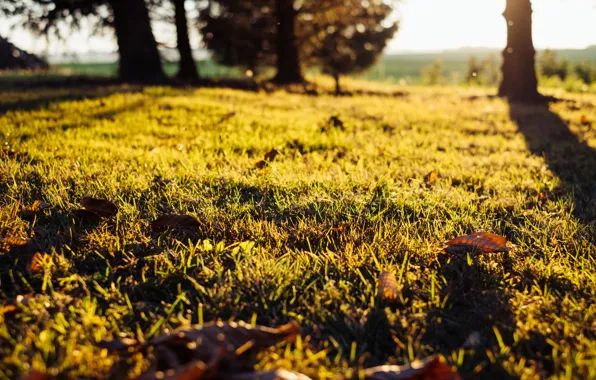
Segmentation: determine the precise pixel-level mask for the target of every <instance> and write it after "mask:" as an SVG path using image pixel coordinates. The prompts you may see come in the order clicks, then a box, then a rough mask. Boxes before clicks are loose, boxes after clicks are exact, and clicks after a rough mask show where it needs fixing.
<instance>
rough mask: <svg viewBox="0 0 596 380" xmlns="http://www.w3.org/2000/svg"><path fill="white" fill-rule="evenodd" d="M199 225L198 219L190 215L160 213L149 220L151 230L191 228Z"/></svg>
mask: <svg viewBox="0 0 596 380" xmlns="http://www.w3.org/2000/svg"><path fill="white" fill-rule="evenodd" d="M200 226H201V224H200V223H199V221H198V220H196V219H195V218H194V217H192V216H190V215H176V214H169V215H162V216H160V217H159V218H157V219H156V220H154V221H153V222H151V229H152V230H153V232H162V231H166V230H169V229H173V230H193V229H197V228H199V227H200Z"/></svg>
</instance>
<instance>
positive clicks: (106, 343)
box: [97, 338, 139, 352]
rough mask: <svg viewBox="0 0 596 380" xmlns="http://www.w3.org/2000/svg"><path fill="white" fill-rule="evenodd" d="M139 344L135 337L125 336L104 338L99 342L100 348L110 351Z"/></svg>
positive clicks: (122, 349) (125, 348)
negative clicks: (112, 338) (122, 337)
mask: <svg viewBox="0 0 596 380" xmlns="http://www.w3.org/2000/svg"><path fill="white" fill-rule="evenodd" d="M138 344H139V342H137V341H136V340H134V339H129V338H124V339H120V340H118V339H115V340H102V341H101V342H99V343H98V344H97V346H98V347H99V348H105V349H106V350H108V351H113V352H114V351H124V350H128V349H129V348H131V347H135V346H137V345H138Z"/></svg>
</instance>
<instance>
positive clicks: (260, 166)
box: [255, 160, 269, 169]
mask: <svg viewBox="0 0 596 380" xmlns="http://www.w3.org/2000/svg"><path fill="white" fill-rule="evenodd" d="M268 165H269V164H268V163H267V161H265V160H261V161H258V162H257V163H256V164H255V166H256V168H257V169H263V168H266V167H267V166H268Z"/></svg>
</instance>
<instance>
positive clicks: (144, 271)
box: [0, 84, 596, 379]
mask: <svg viewBox="0 0 596 380" xmlns="http://www.w3.org/2000/svg"><path fill="white" fill-rule="evenodd" d="M356 85H357V84H352V86H356ZM379 86H380V85H379ZM383 88H384V89H386V90H387V93H386V94H382V93H379V94H377V95H357V96H351V97H350V96H345V97H339V98H337V97H332V96H328V95H320V96H307V95H303V94H293V93H287V92H284V91H277V92H274V93H272V94H267V93H255V92H243V91H238V90H230V89H197V90H194V89H174V88H145V89H140V88H134V87H106V88H102V89H93V88H80V89H70V90H41V89H38V90H26V91H17V90H11V91H4V92H0V109H1V111H0V142H2V144H4V147H6V149H5V150H3V151H2V150H0V235H1V236H2V237H3V238H5V240H4V243H0V245H3V247H2V246H0V303H1V304H2V309H0V378H2V379H5V378H6V379H12V378H15V377H16V376H17V375H18V374H21V373H26V372H27V371H29V370H30V369H31V368H35V369H38V370H48V371H53V372H54V373H55V372H61V373H62V374H63V375H65V376H70V377H78V378H81V377H99V378H105V377H107V375H108V373H109V371H110V368H111V366H112V365H113V363H114V362H115V361H116V359H117V358H116V357H115V356H113V355H111V354H109V353H108V352H107V351H106V350H105V349H102V348H98V347H97V346H96V345H95V343H96V342H98V341H100V340H102V339H109V338H122V337H128V338H133V337H134V338H137V339H148V338H150V337H152V336H158V335H160V334H162V333H164V332H166V331H171V330H173V329H175V328H177V327H180V326H186V325H190V324H197V323H201V322H205V323H206V322H209V321H215V320H218V319H220V320H223V321H227V320H232V319H233V320H236V321H240V320H241V321H246V322H249V323H256V324H260V325H267V326H278V325H281V324H283V323H287V322H289V321H292V320H295V321H298V322H299V323H300V325H301V327H302V331H301V338H300V339H298V340H297V341H296V342H294V343H287V344H280V345H278V346H277V347H275V348H272V349H270V350H267V351H265V352H264V353H263V354H262V355H261V356H260V357H259V363H258V367H259V368H265V369H267V368H285V369H291V370H294V371H299V372H302V373H304V374H306V375H309V376H311V377H313V378H321V379H328V378H341V376H356V375H357V372H356V371H357V369H358V368H362V367H367V366H372V365H378V364H384V363H392V364H404V363H408V362H410V361H412V360H414V359H415V358H423V357H426V356H428V355H431V354H437V355H440V356H441V358H442V360H444V361H446V362H447V363H449V365H451V366H452V367H453V368H457V369H458V370H459V371H460V373H461V374H462V376H464V377H465V378H472V377H477V378H507V377H508V376H511V377H513V378H519V377H522V378H525V379H533V378H545V377H549V376H552V377H553V378H561V379H563V378H567V379H571V378H584V379H587V378H596V357H595V353H596V302H595V298H596V263H595V254H596V226H595V223H596V203H595V201H596V153H595V151H596V96H595V95H568V94H565V93H561V94H558V95H557V96H558V98H559V101H556V102H551V104H550V105H549V106H519V105H512V106H510V105H508V104H507V103H505V102H504V101H502V100H500V99H495V98H493V97H490V96H486V95H487V94H486V93H484V92H482V91H484V90H474V91H475V92H474V93H472V92H470V91H471V90H465V89H461V88H457V87H447V88H442V89H428V88H427V89H423V88H416V87H401V88H394V89H391V88H385V87H383ZM333 116H335V118H333ZM273 148H275V149H277V150H278V151H279V152H281V154H280V155H278V156H277V157H276V158H275V160H273V161H272V162H270V163H269V165H267V166H265V167H263V168H262V169H258V168H257V167H256V165H255V164H256V163H257V162H258V161H260V160H263V158H264V155H265V154H266V153H267V152H269V151H271V149H273ZM2 152H3V153H2ZM433 170H436V171H438V174H439V175H438V179H437V180H436V181H435V182H433V183H427V182H425V180H424V177H425V175H427V174H428V173H430V172H431V171H433ZM84 196H91V197H95V198H104V199H109V200H111V201H113V202H114V203H115V204H116V205H117V206H118V208H119V212H118V214H117V215H116V216H115V217H113V218H111V219H109V220H104V221H101V222H99V223H97V224H89V223H83V222H80V221H79V219H78V218H76V217H75V213H74V211H75V210H76V209H79V208H81V206H80V204H79V200H80V199H81V198H82V197H84ZM36 200H41V201H44V202H47V203H48V204H50V205H51V206H52V207H51V208H49V209H46V210H44V211H41V212H38V213H37V214H35V216H34V217H33V218H31V217H26V215H23V213H22V208H23V207H25V206H30V205H31V204H32V203H33V202H34V201H36ZM172 213H174V214H189V215H192V216H194V217H196V219H197V220H198V226H197V227H196V228H195V229H194V231H186V232H184V233H181V232H163V233H159V234H155V233H152V231H151V228H150V222H151V221H153V220H155V219H156V218H157V217H159V216H162V215H165V214H172ZM29 216H30V215H29ZM475 231H487V232H491V233H495V234H499V235H503V236H506V237H507V239H508V241H509V246H510V247H511V248H512V250H511V251H510V252H509V253H488V254H473V253H469V254H462V255H451V254H450V255H447V254H444V253H442V245H441V242H443V241H445V240H448V239H452V238H455V237H456V236H459V235H465V234H469V233H472V232H475ZM12 237H20V238H25V239H29V240H30V241H29V242H28V243H27V245H25V246H23V247H18V246H17V247H11V244H8V242H7V240H6V238H12ZM10 240H11V239H9V241H10ZM12 240H14V239H12ZM35 252H39V253H41V254H42V255H41V256H36V258H41V259H39V260H38V261H36V266H37V268H34V267H32V266H31V263H30V261H31V259H32V257H33V253H35ZM36 260H37V259H36ZM386 270H387V271H392V272H393V273H395V275H396V276H397V279H398V282H399V288H400V296H399V299H398V302H397V304H395V305H387V306H386V307H384V306H383V305H379V303H378V302H377V297H376V296H377V277H378V274H379V272H380V271H386ZM136 359H138V360H139V361H138V363H137V364H138V365H137V366H136V367H135V368H134V370H133V371H136V372H135V373H137V374H138V373H140V371H141V370H142V368H143V366H147V365H148V364H147V363H146V362H144V361H143V360H141V358H140V357H137V358H136Z"/></svg>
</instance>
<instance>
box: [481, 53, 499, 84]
mask: <svg viewBox="0 0 596 380" xmlns="http://www.w3.org/2000/svg"><path fill="white" fill-rule="evenodd" d="M482 81H483V82H484V83H485V84H487V85H490V86H494V85H496V84H498V83H499V67H498V62H497V57H496V56H495V54H493V53H491V54H489V55H488V56H487V57H486V59H484V60H483V61H482Z"/></svg>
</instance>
